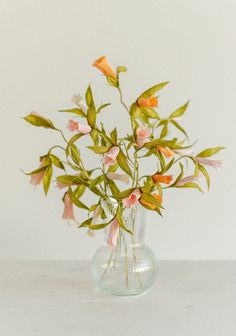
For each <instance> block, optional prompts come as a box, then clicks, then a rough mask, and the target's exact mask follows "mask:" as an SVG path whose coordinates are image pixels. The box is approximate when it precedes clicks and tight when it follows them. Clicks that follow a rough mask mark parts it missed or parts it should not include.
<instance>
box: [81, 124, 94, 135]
mask: <svg viewBox="0 0 236 336" xmlns="http://www.w3.org/2000/svg"><path fill="white" fill-rule="evenodd" d="M78 131H79V132H80V133H82V134H89V133H90V132H91V131H92V128H91V127H90V126H89V125H83V124H80V123H79V124H78Z"/></svg>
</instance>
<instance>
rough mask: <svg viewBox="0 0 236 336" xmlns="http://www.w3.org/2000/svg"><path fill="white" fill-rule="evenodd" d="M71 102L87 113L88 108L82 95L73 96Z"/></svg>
mask: <svg viewBox="0 0 236 336" xmlns="http://www.w3.org/2000/svg"><path fill="white" fill-rule="evenodd" d="M71 101H72V102H73V103H75V104H76V105H78V106H79V107H80V108H81V110H82V111H83V112H86V110H87V107H86V104H85V102H84V100H83V98H82V96H81V95H79V94H78V95H73V96H72V98H71Z"/></svg>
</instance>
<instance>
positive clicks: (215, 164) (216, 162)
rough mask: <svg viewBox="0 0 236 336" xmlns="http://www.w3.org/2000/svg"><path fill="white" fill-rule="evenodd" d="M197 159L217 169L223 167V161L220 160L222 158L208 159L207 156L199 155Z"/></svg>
mask: <svg viewBox="0 0 236 336" xmlns="http://www.w3.org/2000/svg"><path fill="white" fill-rule="evenodd" d="M196 160H197V162H199V163H201V164H203V165H206V166H209V167H213V168H216V169H219V168H221V167H222V161H220V160H212V159H206V158H202V157H199V156H197V157H196Z"/></svg>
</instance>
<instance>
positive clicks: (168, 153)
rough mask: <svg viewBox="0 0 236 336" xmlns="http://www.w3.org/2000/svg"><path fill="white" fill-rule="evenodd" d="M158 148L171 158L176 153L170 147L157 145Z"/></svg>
mask: <svg viewBox="0 0 236 336" xmlns="http://www.w3.org/2000/svg"><path fill="white" fill-rule="evenodd" d="M156 149H157V150H158V151H159V152H161V153H162V154H163V155H164V156H165V157H166V158H171V157H172V156H173V155H174V152H173V151H172V150H171V149H170V148H169V147H162V146H157V148H156Z"/></svg>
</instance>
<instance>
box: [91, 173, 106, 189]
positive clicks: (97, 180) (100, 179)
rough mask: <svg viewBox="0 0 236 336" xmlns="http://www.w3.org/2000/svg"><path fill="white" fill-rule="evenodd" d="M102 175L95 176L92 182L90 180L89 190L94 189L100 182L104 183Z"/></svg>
mask: <svg viewBox="0 0 236 336" xmlns="http://www.w3.org/2000/svg"><path fill="white" fill-rule="evenodd" d="M104 178H105V177H104V175H100V176H97V177H96V178H95V179H94V180H92V182H91V184H90V188H93V187H95V186H96V185H97V184H100V183H101V182H103V181H104Z"/></svg>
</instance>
